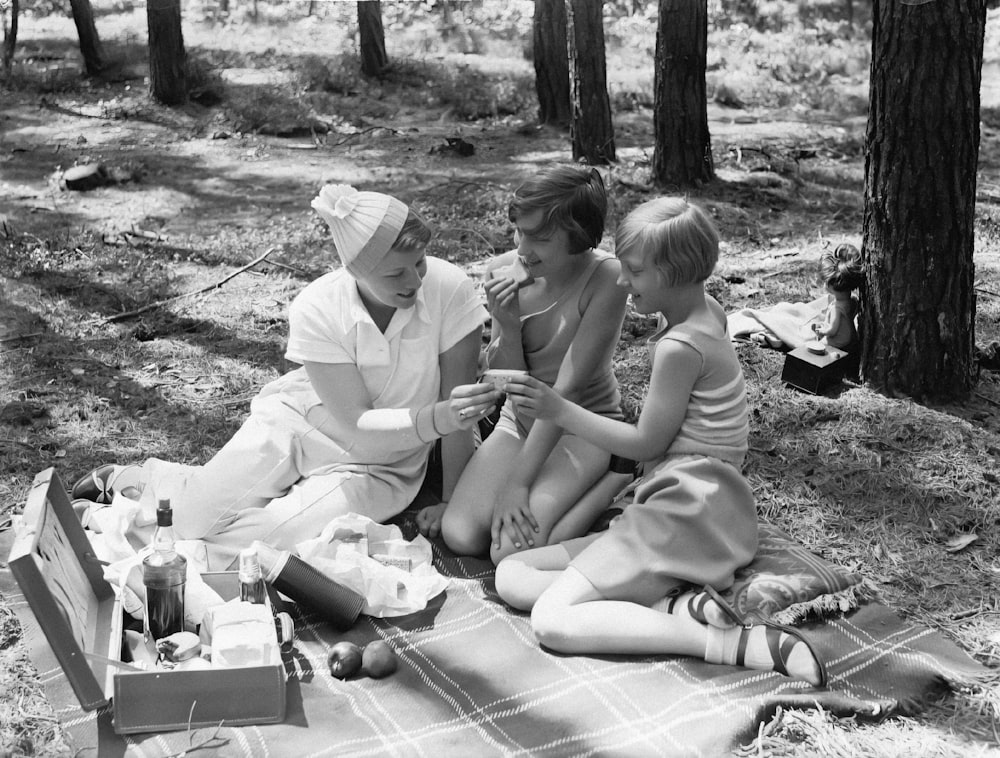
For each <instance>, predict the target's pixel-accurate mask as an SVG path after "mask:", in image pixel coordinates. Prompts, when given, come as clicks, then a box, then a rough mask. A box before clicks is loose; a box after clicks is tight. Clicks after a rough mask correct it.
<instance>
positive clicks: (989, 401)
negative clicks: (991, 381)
mask: <svg viewBox="0 0 1000 758" xmlns="http://www.w3.org/2000/svg"><path fill="white" fill-rule="evenodd" d="M976 397H978V398H979V399H980V400H985V401H986V402H987V403H989V404H990V405H995V406H997V407H1000V403H998V402H997V401H996V400H994V399H993V398H991V397H986V395H984V394H983V393H982V392H977V393H976Z"/></svg>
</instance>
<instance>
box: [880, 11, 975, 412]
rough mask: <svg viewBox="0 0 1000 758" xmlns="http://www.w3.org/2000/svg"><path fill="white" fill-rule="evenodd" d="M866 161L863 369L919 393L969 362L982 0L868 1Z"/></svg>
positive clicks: (951, 387) (961, 391)
mask: <svg viewBox="0 0 1000 758" xmlns="http://www.w3.org/2000/svg"><path fill="white" fill-rule="evenodd" d="M873 15H874V28H873V32H872V65H871V98H870V100H871V102H870V107H869V115H868V134H867V142H866V145H867V155H866V159H865V209H864V243H863V255H864V260H865V276H866V280H867V290H866V291H865V292H863V296H862V298H861V300H862V305H861V332H862V352H861V372H862V378H863V379H864V380H865V381H866V382H868V383H869V384H870V385H871V386H872V387H873V388H875V389H876V390H878V391H881V392H883V393H885V394H888V395H897V394H902V395H908V396H911V397H914V398H916V399H920V400H924V399H926V400H939V401H946V400H953V399H960V398H963V397H965V396H966V395H967V394H968V393H969V392H970V391H971V389H972V387H973V385H974V383H975V376H974V370H973V368H974V367H973V347H974V339H975V333H974V321H973V319H974V315H975V290H974V288H973V273H974V272H973V263H972V254H973V220H974V215H975V200H976V165H977V161H978V157H979V84H980V77H981V72H982V62H983V32H984V29H985V24H986V5H985V3H984V2H983V0H951V1H950V2H936V3H924V4H921V5H908V4H904V3H902V2H899V1H898V0H876V1H875V5H874V8H873Z"/></svg>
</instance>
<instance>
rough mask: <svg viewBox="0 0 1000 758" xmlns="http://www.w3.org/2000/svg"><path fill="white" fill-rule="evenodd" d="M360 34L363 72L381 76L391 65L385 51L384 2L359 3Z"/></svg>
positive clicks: (364, 1) (365, 0)
mask: <svg viewBox="0 0 1000 758" xmlns="http://www.w3.org/2000/svg"><path fill="white" fill-rule="evenodd" d="M358 35H359V37H360V40H361V43H360V47H361V73H362V74H364V75H365V76H379V75H381V74H382V72H383V71H385V69H386V67H387V66H388V65H389V56H388V55H387V54H386V52H385V30H384V29H383V28H382V3H381V2H379V0H363V1H362V2H359V3H358Z"/></svg>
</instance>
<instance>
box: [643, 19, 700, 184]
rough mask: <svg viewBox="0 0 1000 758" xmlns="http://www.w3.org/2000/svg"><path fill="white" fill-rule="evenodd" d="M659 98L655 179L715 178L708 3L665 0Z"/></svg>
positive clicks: (657, 65)
mask: <svg viewBox="0 0 1000 758" xmlns="http://www.w3.org/2000/svg"><path fill="white" fill-rule="evenodd" d="M658 13H659V18H658V20H657V25H656V53H655V58H654V64H653V65H654V83H653V89H654V95H653V100H654V102H653V133H654V140H655V141H654V147H653V181H655V182H656V183H657V184H661V185H680V186H692V185H697V184H700V183H702V182H707V181H709V180H711V179H712V178H713V177H714V176H715V169H714V166H713V164H712V138H711V135H710V134H709V131H708V97H707V94H706V87H705V66H706V63H707V59H708V3H707V0H660V2H659V8H658Z"/></svg>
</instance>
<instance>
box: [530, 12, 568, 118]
mask: <svg viewBox="0 0 1000 758" xmlns="http://www.w3.org/2000/svg"><path fill="white" fill-rule="evenodd" d="M531 27H532V49H533V53H532V57H533V58H534V62H535V92H536V94H537V95H538V122H539V123H540V124H553V125H555V126H559V127H560V128H566V127H568V126H569V123H570V119H571V113H570V94H569V58H568V48H567V47H566V3H565V0H535V15H534V17H533V19H532V24H531Z"/></svg>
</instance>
